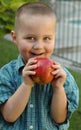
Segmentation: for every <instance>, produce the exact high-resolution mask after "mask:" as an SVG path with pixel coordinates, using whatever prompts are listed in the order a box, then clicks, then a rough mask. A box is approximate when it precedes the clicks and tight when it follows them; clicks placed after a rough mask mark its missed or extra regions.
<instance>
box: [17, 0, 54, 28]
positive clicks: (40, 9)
mask: <svg viewBox="0 0 81 130" xmlns="http://www.w3.org/2000/svg"><path fill="white" fill-rule="evenodd" d="M23 14H30V15H31V16H32V15H35V16H36V15H47V16H52V17H54V18H55V19H56V15H55V12H54V11H53V9H52V8H51V7H50V6H49V5H48V4H46V3H43V2H30V3H25V4H23V5H22V6H20V7H19V8H18V9H17V11H16V15H15V29H16V28H17V26H18V25H19V18H20V16H22V15H23Z"/></svg>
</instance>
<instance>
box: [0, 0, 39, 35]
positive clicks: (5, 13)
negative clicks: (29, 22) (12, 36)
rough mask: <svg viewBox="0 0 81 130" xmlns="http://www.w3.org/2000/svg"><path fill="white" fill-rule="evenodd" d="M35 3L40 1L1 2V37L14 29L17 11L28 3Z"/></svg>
mask: <svg viewBox="0 0 81 130" xmlns="http://www.w3.org/2000/svg"><path fill="white" fill-rule="evenodd" d="M33 1H38V0H0V37H3V36H4V35H5V34H6V33H10V31H11V30H12V29H13V26H14V17H15V11H16V9H17V8H18V7H19V6H21V5H22V4H24V3H26V2H33Z"/></svg>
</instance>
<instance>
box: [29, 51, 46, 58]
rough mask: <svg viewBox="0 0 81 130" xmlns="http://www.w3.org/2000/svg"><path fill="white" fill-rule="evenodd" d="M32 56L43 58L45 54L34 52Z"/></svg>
mask: <svg viewBox="0 0 81 130" xmlns="http://www.w3.org/2000/svg"><path fill="white" fill-rule="evenodd" d="M31 55H32V56H33V57H36V56H43V55H44V52H42V53H33V52H31Z"/></svg>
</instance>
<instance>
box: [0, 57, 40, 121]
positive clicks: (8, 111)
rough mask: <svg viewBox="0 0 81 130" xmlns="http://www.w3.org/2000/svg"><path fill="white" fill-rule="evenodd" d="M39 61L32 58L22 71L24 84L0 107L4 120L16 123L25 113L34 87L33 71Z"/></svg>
mask: <svg viewBox="0 0 81 130" xmlns="http://www.w3.org/2000/svg"><path fill="white" fill-rule="evenodd" d="M36 62H37V61H36V60H34V59H33V58H31V59H30V60H29V61H28V63H27V64H26V65H25V67H24V69H23V71H22V77H23V83H22V84H21V85H20V86H19V87H18V89H17V90H16V92H15V93H14V94H13V95H12V96H11V97H10V98H9V99H8V100H7V101H6V102H5V103H4V104H3V105H1V107H0V111H1V113H2V115H3V117H4V119H5V120H6V121H8V122H14V121H16V120H17V118H18V117H19V116H20V115H21V114H22V112H23V111H24V109H25V107H26V105H27V103H28V100H29V97H30V94H31V89H32V87H33V85H34V82H33V80H32V79H31V78H30V75H34V74H35V72H34V71H33V70H34V69H35V68H36V67H37V64H34V65H32V63H36Z"/></svg>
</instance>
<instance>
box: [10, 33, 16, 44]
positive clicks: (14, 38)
mask: <svg viewBox="0 0 81 130" xmlns="http://www.w3.org/2000/svg"><path fill="white" fill-rule="evenodd" d="M11 37H12V40H13V42H14V43H17V41H16V34H15V31H11Z"/></svg>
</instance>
